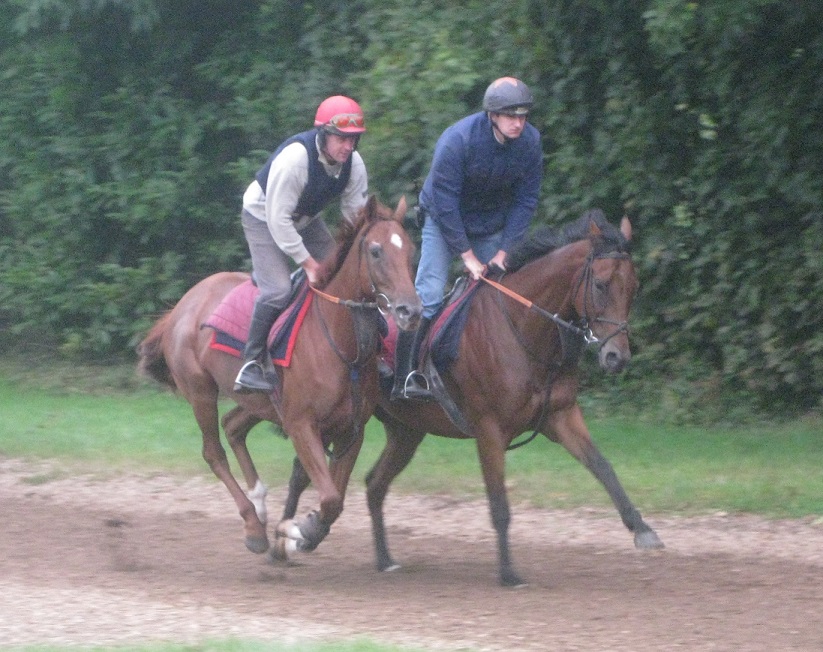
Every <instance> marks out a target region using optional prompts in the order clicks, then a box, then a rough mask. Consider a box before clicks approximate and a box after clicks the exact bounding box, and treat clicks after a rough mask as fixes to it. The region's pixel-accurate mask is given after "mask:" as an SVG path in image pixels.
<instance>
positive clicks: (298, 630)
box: [0, 458, 823, 652]
mask: <svg viewBox="0 0 823 652" xmlns="http://www.w3.org/2000/svg"><path fill="white" fill-rule="evenodd" d="M355 484H356V483H353V486H352V490H351V491H350V493H349V495H348V497H347V500H346V510H345V512H344V513H343V515H342V516H341V518H340V519H339V520H338V522H337V523H335V525H334V527H333V528H332V532H331V534H330V535H329V537H328V538H327V539H326V540H325V541H324V542H323V543H322V544H321V545H320V547H319V548H318V549H317V550H316V551H315V552H313V553H311V554H309V555H303V556H300V557H298V558H296V561H293V562H291V563H289V564H271V563H269V562H268V561H267V559H266V557H265V556H257V555H253V554H251V553H249V552H247V551H246V550H245V547H244V546H243V543H242V525H241V521H240V518H239V516H236V514H235V513H234V504H233V502H232V501H231V499H230V497H229V496H228V493H227V492H226V491H225V489H224V488H223V487H222V485H219V484H217V483H216V482H210V481H207V480H205V479H203V478H193V479H180V478H174V477H170V476H166V475H153V476H147V475H130V476H119V477H117V478H97V477H94V476H72V475H69V474H67V473H66V472H64V471H63V470H61V469H60V467H59V465H58V463H57V462H44V463H29V462H24V461H21V460H17V459H3V458H0V515H2V521H1V525H0V646H12V645H34V644H38V645H58V646H64V645H96V646H115V645H124V644H139V643H145V642H161V641H162V642H174V643H180V644H194V643H197V642H201V641H204V640H214V639H229V638H243V639H254V640H261V641H280V642H287V643H298V642H302V641H335V640H341V639H347V640H351V639H353V638H367V639H370V640H374V641H378V642H383V643H386V644H395V645H402V646H410V647H415V648H418V649H427V650H441V649H442V650H546V649H553V650H592V651H594V650H597V651H601V650H632V651H634V652H643V651H651V650H671V649H683V650H730V651H731V650H735V651H748V650H751V651H759V650H764V651H765V650H769V651H771V650H808V651H812V650H814V651H816V652H819V651H820V650H823V625H821V619H820V613H821V609H822V608H823V519H820V518H817V519H812V518H809V519H801V520H782V521H769V520H764V519H761V518H757V517H753V516H733V515H726V514H712V515H707V516H704V517H698V518H686V517H673V516H667V515H654V514H645V517H646V521H647V522H648V523H649V524H650V525H651V526H652V527H654V528H655V530H656V531H657V533H658V534H659V535H660V537H661V539H662V540H663V541H664V543H665V544H666V550H664V551H662V552H641V551H637V550H635V549H634V547H633V545H632V540H631V535H630V534H629V533H628V532H627V531H626V530H625V529H624V528H623V526H622V524H621V523H620V520H619V518H618V517H617V515H616V514H615V513H614V512H611V511H608V510H602V511H601V510H573V511H555V510H535V509H529V508H527V507H524V506H517V505H515V506H514V508H513V523H512V532H511V543H512V553H513V556H514V562H515V567H516V568H517V570H518V571H519V572H520V574H521V575H522V576H523V577H524V578H525V579H526V580H527V581H528V582H529V586H527V587H525V588H522V589H516V590H512V589H503V588H501V587H499V586H498V585H497V577H496V571H497V560H496V545H495V537H494V532H493V530H492V528H491V526H490V523H489V518H488V510H487V507H486V504H485V501H474V500H472V501H461V500H455V499H453V498H447V497H437V496H435V497H422V496H404V495H394V494H392V495H390V496H389V499H388V500H387V505H386V521H387V524H388V534H389V543H390V545H391V548H392V552H393V554H394V557H395V559H396V560H397V561H398V562H399V563H400V564H401V565H402V569H401V570H399V571H397V572H394V573H378V572H377V571H376V570H375V568H374V562H373V552H372V543H371V532H370V524H369V519H368V513H367V509H366V506H365V500H364V495H363V493H362V491H359V490H358V488H357V487H355V486H354V485H355ZM284 495H285V488H276V489H273V490H272V491H271V492H270V494H269V499H268V504H269V513H270V518H271V519H276V517H277V516H278V512H279V509H280V505H282V501H283V498H284ZM314 498H315V496H314V495H313V494H312V492H311V491H309V492H307V493H306V495H305V497H304V499H303V502H302V506H303V509H301V510H300V511H301V513H302V512H303V511H304V509H305V510H308V509H309V508H310V507H311V506H313V505H314ZM270 528H271V524H270Z"/></svg>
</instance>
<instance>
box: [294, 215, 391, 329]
mask: <svg viewBox="0 0 823 652" xmlns="http://www.w3.org/2000/svg"><path fill="white" fill-rule="evenodd" d="M376 224H377V222H372V223H371V224H369V227H368V228H367V229H366V230H365V231H364V232H363V235H362V236H360V243H359V245H358V251H357V260H358V267H359V264H360V262H361V261H362V260H363V258H364V250H365V248H366V236H367V235H368V234H369V231H371V230H372V228H374V226H375V225H376ZM366 270H368V273H369V284H370V288H371V289H370V292H371V293H372V294H374V298H375V300H374V301H354V300H352V299H341V298H340V297H335V296H333V295H331V294H327V293H325V292H323V291H322V290H319V289H317V288H316V287H314V286H309V287H310V288H311V290H312V292H314V293H315V294H316V295H317V296H319V297H321V298H323V299H325V300H326V301H330V302H331V303H336V304H338V305H341V306H346V307H347V308H359V309H364V310H379V311H380V314H381V315H383V316H384V317H385V316H387V315H389V314H390V313H391V311H392V308H393V306H392V304H391V301H390V300H389V297H388V296H386V294H384V293H383V292H378V291H377V284H376V283H375V281H374V273H373V272H372V268H371V265H370V264H369V261H368V258H366Z"/></svg>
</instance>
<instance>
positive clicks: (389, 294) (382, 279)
mask: <svg viewBox="0 0 823 652" xmlns="http://www.w3.org/2000/svg"><path fill="white" fill-rule="evenodd" d="M405 214H406V199H405V198H401V199H400V202H399V203H398V205H397V208H395V209H394V210H393V211H392V210H391V209H390V208H388V207H387V206H384V205H382V204H381V203H380V202H378V201H377V199H376V198H375V197H374V195H372V196H371V197H370V198H369V200H368V202H366V205H365V206H364V207H363V208H362V209H361V211H360V215H359V216H358V220H357V221H356V223H355V224H354V225H352V226H353V227H354V228H355V229H357V234H356V237H355V240H354V242H353V243H352V247H353V248H354V247H356V248H357V254H356V255H357V256H358V260H359V266H358V267H359V274H360V280H361V285H360V287H361V290H362V292H363V296H366V297H373V298H374V301H376V302H377V304H378V306H379V308H380V311H381V312H382V313H383V314H389V315H391V316H392V317H393V318H394V321H395V323H396V324H397V327H398V328H400V329H402V330H411V329H414V328H417V326H418V325H419V323H420V315H421V313H422V310H423V305H422V303H421V302H420V297H419V296H418V295H417V292H416V291H415V289H414V281H413V279H412V262H413V259H414V250H415V247H414V244H413V243H412V241H411V238H409V235H408V234H407V233H406V231H405V229H404V228H403V218H404V216H405Z"/></svg>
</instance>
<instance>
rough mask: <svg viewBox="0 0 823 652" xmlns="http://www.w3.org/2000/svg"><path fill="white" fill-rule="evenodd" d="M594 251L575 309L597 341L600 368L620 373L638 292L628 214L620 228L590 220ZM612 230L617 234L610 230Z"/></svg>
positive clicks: (578, 288)
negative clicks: (630, 250) (631, 311)
mask: <svg viewBox="0 0 823 652" xmlns="http://www.w3.org/2000/svg"><path fill="white" fill-rule="evenodd" d="M589 229H590V237H589V239H590V241H591V246H592V248H591V252H590V253H589V255H588V256H587V258H586V263H585V267H584V269H583V272H582V274H581V275H580V280H579V283H578V285H577V286H576V291H575V294H574V306H575V311H576V312H577V314H578V315H579V316H580V318H581V320H582V322H583V326H584V328H586V329H587V330H588V333H587V338H588V340H589V341H590V342H591V343H595V344H597V349H598V361H599V363H600V367H601V368H602V369H603V370H605V371H608V372H611V373H617V372H620V371H622V370H623V368H624V367H625V366H626V365H627V364H628V363H629V360H630V359H631V350H630V348H629V337H628V330H629V321H628V320H629V311H630V309H631V305H632V301H633V300H634V297H635V294H636V293H637V285H638V284H637V275H636V274H635V270H634V264H633V263H632V259H631V255H630V253H629V249H628V243H629V241H630V240H631V235H632V227H631V223H630V222H629V218H628V217H624V218H623V220H622V221H621V223H620V231H619V232H618V231H617V229H615V228H614V227H612V226H611V225H609V224H608V223H602V222H601V224H600V225H598V223H597V221H596V220H595V219H592V220H591V221H590V227H589ZM606 229H610V230H611V231H613V233H607V232H606Z"/></svg>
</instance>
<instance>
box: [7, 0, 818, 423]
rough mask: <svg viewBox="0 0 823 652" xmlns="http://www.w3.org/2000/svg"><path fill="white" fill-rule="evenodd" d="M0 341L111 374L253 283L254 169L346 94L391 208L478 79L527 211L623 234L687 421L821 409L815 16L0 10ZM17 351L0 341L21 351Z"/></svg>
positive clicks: (770, 10)
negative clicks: (517, 117)
mask: <svg viewBox="0 0 823 652" xmlns="http://www.w3.org/2000/svg"><path fill="white" fill-rule="evenodd" d="M0 36H2V41H0V43H2V45H0V71H1V73H2V85H0V88H2V91H0V325H2V326H4V327H5V328H6V329H7V330H9V331H10V332H11V335H12V338H11V341H15V342H17V343H22V344H26V343H36V344H37V345H39V346H51V347H54V348H55V349H59V350H61V351H63V352H64V353H66V354H77V355H79V354H84V355H88V354H92V355H96V356H118V355H120V354H123V353H124V352H128V351H130V349H131V347H132V346H133V345H134V343H135V341H136V340H137V338H138V337H139V334H140V333H141V332H143V331H144V330H145V328H146V327H147V325H148V324H149V323H150V322H151V320H152V319H153V318H154V317H155V316H156V315H157V314H158V312H160V311H162V310H163V309H165V308H166V307H168V306H170V305H172V304H173V303H174V301H175V300H176V299H177V298H178V297H179V296H180V295H181V294H182V292H183V291H185V289H186V288H187V287H188V286H190V285H191V284H192V283H193V282H195V281H196V280H198V279H200V278H202V277H203V276H205V275H207V274H209V273H212V272H214V271H217V270H220V269H229V268H236V267H242V266H245V265H246V255H247V254H246V249H245V242H244V240H243V237H242V232H241V229H240V227H239V220H238V212H239V208H240V198H241V195H242V192H243V190H244V189H245V186H246V184H247V182H248V180H249V179H250V178H251V174H252V172H253V171H254V170H256V168H257V167H258V166H259V165H260V164H261V162H262V161H263V160H264V158H265V155H266V152H267V151H268V150H270V149H271V148H273V147H274V146H276V145H277V144H278V143H279V142H280V140H281V139H282V138H284V137H285V136H287V135H289V134H290V133H293V132H295V131H298V130H302V129H304V128H306V127H307V126H308V125H309V124H310V122H311V118H312V116H313V112H314V109H315V107H316V105H317V103H318V102H319V101H320V100H321V99H322V98H323V97H325V96H327V95H330V94H333V93H346V94H349V95H352V96H354V97H356V98H357V99H358V100H359V101H360V102H361V103H362V105H363V106H364V108H365V110H366V112H367V119H368V128H369V132H368V134H367V136H366V137H365V138H364V139H363V141H362V144H361V152H362V153H363V155H364V158H365V159H366V162H367V165H368V167H369V173H370V179H371V186H372V189H373V190H374V191H376V192H377V193H378V194H379V195H380V197H381V198H382V199H383V200H384V201H386V202H387V203H391V202H394V201H396V199H397V198H398V197H399V195H400V194H401V193H406V194H408V195H411V193H412V189H413V187H414V183H415V181H416V180H417V179H419V178H421V177H423V176H424V175H425V173H426V169H427V165H428V162H429V158H430V156H431V151H432V148H433V146H434V142H435V140H436V139H437V136H438V135H439V133H440V132H441V131H442V129H443V128H444V127H445V126H447V125H448V124H450V123H451V122H452V121H454V120H455V119H457V118H459V117H461V116H463V115H465V114H467V113H469V112H472V111H474V110H477V109H478V107H479V105H480V100H481V98H482V94H483V91H484V89H485V87H486V85H487V84H488V82H489V81H490V80H491V79H493V78H495V77H497V76H500V75H503V74H513V75H517V76H520V77H522V78H523V79H524V80H526V81H527V83H529V84H530V85H531V86H532V88H533V90H534V92H535V95H536V98H537V101H538V103H537V108H536V110H535V111H534V113H533V116H532V121H533V122H534V124H535V125H536V126H537V127H538V128H539V129H540V130H541V132H542V133H543V135H544V143H545V182H544V186H543V193H542V201H541V207H540V213H539V220H540V221H545V222H550V223H553V222H562V221H566V220H568V219H571V218H573V217H575V216H577V215H578V214H579V213H580V212H581V211H582V210H584V209H586V208H589V207H592V206H595V205H596V206H601V207H603V208H604V209H605V210H606V211H607V214H608V215H609V216H611V218H612V219H617V218H619V217H620V216H621V215H622V214H623V213H624V212H625V213H628V214H629V215H630V216H631V217H632V219H633V222H634V225H635V234H636V249H635V251H636V262H637V265H638V267H639V270H640V275H641V283H642V288H641V293H640V296H639V299H638V303H637V306H636V310H635V314H634V319H633V327H634V331H633V342H634V347H635V352H636V356H635V362H634V365H633V367H632V370H631V371H630V372H629V374H628V376H627V379H626V380H625V381H624V382H632V381H637V382H639V381H640V380H641V379H643V378H655V379H656V383H655V386H657V387H662V388H664V389H663V390H660V391H661V392H663V395H660V394H656V397H657V399H660V400H669V399H667V398H666V396H665V393H666V392H669V393H674V399H673V400H676V401H680V402H681V403H684V402H685V404H689V402H691V403H692V404H693V405H694V409H698V405H699V403H700V401H702V400H708V399H711V398H713V397H715V398H716V397H717V396H720V395H733V396H735V397H743V398H744V399H745V400H746V402H747V403H748V404H750V405H751V406H752V407H755V408H760V409H766V410H769V411H772V412H782V411H786V410H809V409H815V408H819V407H820V406H821V395H822V394H823V373H821V372H823V355H822V354H821V353H822V350H823V333H821V328H820V326H821V322H823V317H821V315H822V314H823V255H821V249H823V225H822V224H821V216H822V215H823V209H822V208H821V203H822V202H823V188H822V187H821V185H823V174H821V170H823V122H822V121H821V120H820V118H819V116H820V115H821V114H823V74H821V72H820V71H821V70H823V12H820V10H819V3H816V2H813V1H811V0H809V1H806V2H804V1H799V0H796V1H793V0H715V1H713V2H701V3H697V2H693V3H692V2H682V1H680V0H655V1H653V0H646V1H634V2H632V1H629V0H609V1H607V0H602V1H594V0H576V1H574V2H571V1H560V0H542V1H537V0H534V1H527V0H514V1H512V0H505V1H503V0H484V1H483V2H480V1H476V0H467V1H450V2H435V1H433V0H428V1H427V0H424V1H423V2H420V3H407V2H400V1H399V0H396V1H395V0H362V1H348V0H337V1H331V2H325V3H317V4H315V3H312V2H291V1H286V0H283V1H280V0H270V1H245V2H217V1H215V0H210V1H202V0H201V1H194V0H175V1H172V0H141V1H140V2H122V1H117V0H86V1H84V2H80V3H77V2H70V1H69V0H64V1H60V0H51V1H49V2H45V1H43V2H16V1H9V0H0ZM9 341H10V339H9V337H8V336H6V338H5V344H4V345H5V346H8V345H9Z"/></svg>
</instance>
